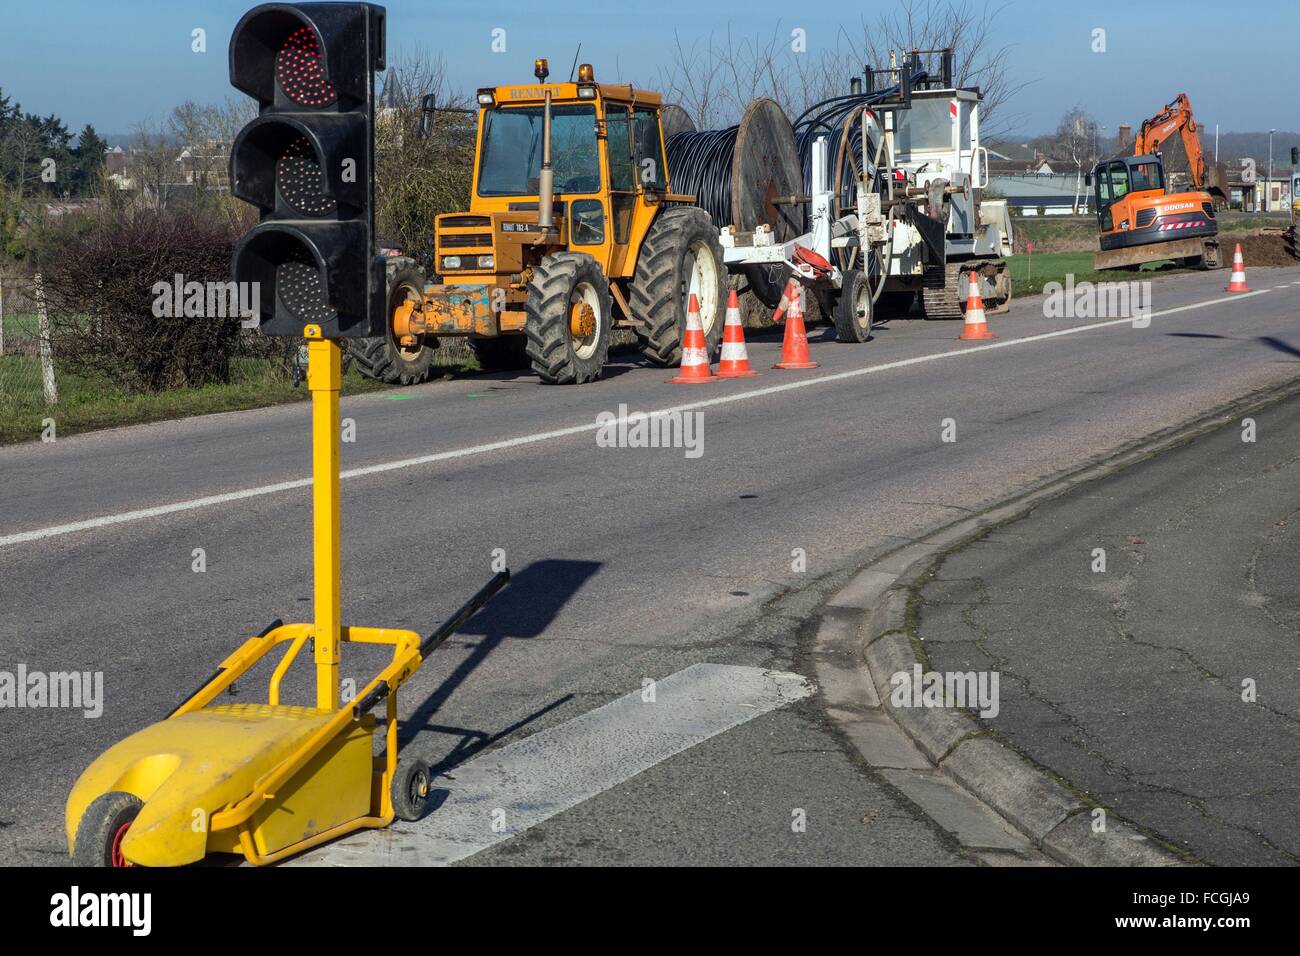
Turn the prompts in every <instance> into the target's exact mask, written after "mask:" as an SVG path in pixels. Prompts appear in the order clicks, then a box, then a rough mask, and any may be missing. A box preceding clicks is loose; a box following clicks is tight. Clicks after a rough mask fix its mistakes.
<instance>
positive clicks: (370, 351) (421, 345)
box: [351, 266, 438, 385]
mask: <svg viewBox="0 0 1300 956" xmlns="http://www.w3.org/2000/svg"><path fill="white" fill-rule="evenodd" d="M423 293H424V274H423V273H421V272H420V270H419V269H417V268H415V267H414V266H406V267H404V268H402V269H399V270H398V271H397V272H395V273H393V274H392V275H391V276H389V278H388V312H387V315H388V319H389V322H388V328H387V329H386V330H385V334H384V335H377V336H375V337H374V338H369V339H356V340H354V341H353V342H352V348H351V351H352V361H353V362H355V363H356V366H357V371H359V372H361V374H362V375H365V376H366V377H367V378H373V379H375V380H376V381H379V382H389V383H390V384H394V385H418V384H419V383H420V382H423V381H426V380H427V379H428V378H429V377H430V376H431V375H432V374H433V356H434V352H435V351H436V350H437V348H438V340H437V339H434V338H432V337H431V336H426V337H424V338H423V339H421V341H419V342H417V343H416V344H415V345H413V346H403V345H402V344H401V343H400V342H398V341H397V339H396V338H395V337H394V336H393V326H392V316H393V312H394V310H395V309H396V308H397V307H398V306H399V305H400V304H401V303H402V302H403V301H405V300H406V299H410V298H414V299H415V300H416V301H419V300H420V298H421V296H422V295H423Z"/></svg>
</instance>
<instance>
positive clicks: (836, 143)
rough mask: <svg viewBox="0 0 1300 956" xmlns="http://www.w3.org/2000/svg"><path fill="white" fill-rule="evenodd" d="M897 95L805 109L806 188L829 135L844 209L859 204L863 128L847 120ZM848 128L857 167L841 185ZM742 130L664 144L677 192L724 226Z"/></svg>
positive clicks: (801, 132)
mask: <svg viewBox="0 0 1300 956" xmlns="http://www.w3.org/2000/svg"><path fill="white" fill-rule="evenodd" d="M926 77H927V74H926V73H925V71H919V72H917V73H916V74H914V75H913V77H912V84H913V86H916V85H917V84H919V83H920V82H922V81H923V80H925V79H926ZM897 93H898V87H896V86H891V87H888V88H886V89H881V90H873V91H872V92H870V93H849V94H845V95H843V96H832V97H830V98H828V99H825V100H822V101H821V102H820V103H814V104H813V105H812V106H810V107H809V108H808V109H806V110H804V111H803V113H802V114H801V115H800V116H799V118H798V119H797V120H796V121H795V123H794V133H795V147H796V148H797V149H798V151H799V162H800V164H801V167H802V174H803V183H804V191H805V192H811V191H812V157H813V143H814V142H815V141H816V140H817V137H818V136H823V135H824V136H826V138H827V146H828V149H827V151H826V162H827V168H826V170H825V176H826V182H827V183H830V184H831V186H832V188H833V189H834V190H835V192H836V193H837V195H838V197H839V200H840V207H841V208H842V209H844V208H849V207H851V206H852V205H853V196H854V190H855V189H856V182H855V181H854V172H853V170H854V168H857V169H861V168H863V144H862V126H861V124H860V123H857V122H853V123H852V124H851V125H849V124H847V123H846V121H847V120H849V119H850V118H852V117H854V115H855V113H856V111H857V110H858V109H859V108H861V107H865V108H869V107H870V106H872V105H874V104H876V103H879V102H880V101H881V100H884V99H886V98H888V97H891V96H894V95H896V94H897ZM846 126H847V129H848V135H849V142H848V147H847V149H849V150H852V152H853V155H854V157H855V163H854V164H852V165H851V164H849V163H847V162H846V163H843V164H841V165H840V166H839V172H838V177H839V182H838V183H836V182H834V180H835V178H836V175H837V173H836V157H837V156H838V155H839V152H840V147H841V141H842V139H843V137H844V134H845V129H846ZM739 130H740V127H739V126H728V127H726V128H725V129H711V130H699V131H696V132H689V133H676V134H674V135H672V136H670V137H668V141H667V142H666V143H665V144H664V148H665V150H666V152H667V156H668V169H669V171H670V173H671V177H672V186H673V191H674V192H679V193H690V194H693V195H694V196H695V197H696V199H695V204H696V205H697V206H699V207H700V208H702V209H704V210H705V211H706V212H707V213H708V214H709V215H710V216H712V217H713V221H714V222H715V223H718V224H719V225H727V224H729V223H731V222H732V217H731V169H732V164H733V161H734V154H735V149H736V136H737V134H738V132H739ZM873 145H874V144H873ZM868 159H869V162H868V164H867V165H868V167H872V172H873V178H874V182H873V187H874V188H875V189H876V190H879V189H880V187H881V183H880V170H879V169H874V165H875V156H874V155H873V156H871V157H868ZM806 215H807V213H806V210H805V216H806Z"/></svg>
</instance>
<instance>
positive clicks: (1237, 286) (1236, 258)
mask: <svg viewBox="0 0 1300 956" xmlns="http://www.w3.org/2000/svg"><path fill="white" fill-rule="evenodd" d="M1223 291H1224V292H1249V291H1250V290H1249V289H1248V288H1246V260H1245V259H1243V258H1242V257H1241V243H1240V242H1239V243H1237V251H1236V252H1234V253H1233V254H1232V278H1231V279H1229V280H1228V287H1227V288H1226V289H1224V290H1223Z"/></svg>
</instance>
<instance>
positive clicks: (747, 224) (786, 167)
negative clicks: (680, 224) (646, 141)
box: [665, 99, 804, 308]
mask: <svg viewBox="0 0 1300 956" xmlns="http://www.w3.org/2000/svg"><path fill="white" fill-rule="evenodd" d="M675 109H680V108H675ZM679 119H680V118H679V117H677V116H676V114H675V113H674V114H673V118H672V122H673V123H674V125H676V124H677V123H678V121H679ZM686 119H687V121H688V122H689V117H686ZM677 128H678V129H679V130H680V131H679V132H676V133H673V134H668V130H667V127H666V128H665V134H666V135H667V142H666V143H665V149H666V151H667V156H668V173H669V178H670V180H671V183H672V188H673V191H674V192H678V193H689V194H691V195H694V196H695V197H696V199H695V205H697V206H699V207H700V208H702V209H704V210H705V211H706V212H707V213H708V214H709V215H710V216H711V217H712V218H713V222H714V224H715V225H717V226H718V227H719V228H722V227H725V226H734V227H735V229H736V231H737V232H752V231H753V230H755V229H757V228H758V227H759V226H761V225H764V224H766V225H768V226H771V228H772V231H773V234H774V235H775V237H776V239H777V241H778V242H785V241H787V240H789V239H793V238H795V237H796V236H798V235H799V234H800V233H802V232H803V231H804V229H803V218H804V214H803V212H802V210H801V208H800V206H799V205H798V204H791V203H789V202H780V201H778V200H781V199H786V198H789V197H793V196H797V195H799V194H801V193H802V192H803V190H804V187H803V172H802V170H801V169H800V165H799V152H798V149H797V148H796V146H795V137H794V127H793V126H791V124H790V120H789V118H788V117H787V116H786V115H785V111H784V110H782V109H781V107H780V106H779V105H777V103H776V102H775V101H774V100H770V99H757V100H754V101H753V102H752V103H750V104H749V107H748V108H747V109H746V110H745V114H744V116H743V117H741V120H740V123H739V124H737V125H736V126H729V127H727V128H726V129H720V130H698V131H697V130H691V129H681V128H680V126H677ZM784 272H785V268H784V266H776V267H763V266H746V267H745V273H746V276H747V278H748V280H749V285H750V288H751V289H752V290H753V292H754V294H755V295H756V296H758V298H759V299H760V301H762V302H763V303H764V304H765V305H766V306H768V307H769V308H774V307H775V306H776V304H777V302H778V301H779V300H780V298H781V287H782V285H784V283H785V276H784Z"/></svg>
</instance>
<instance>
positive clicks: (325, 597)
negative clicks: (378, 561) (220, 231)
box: [303, 325, 343, 711]
mask: <svg viewBox="0 0 1300 956" xmlns="http://www.w3.org/2000/svg"><path fill="white" fill-rule="evenodd" d="M303 335H304V337H305V338H306V339H307V388H308V389H309V390H310V391H311V473H312V475H311V476H312V516H313V517H312V524H313V535H312V552H313V562H312V565H313V571H312V573H313V575H314V576H315V591H314V594H315V603H316V632H315V646H316V707H317V708H318V709H319V710H327V711H335V710H338V707H339V659H340V656H341V647H340V645H341V641H342V630H341V626H340V614H341V598H340V594H341V591H342V577H341V572H340V567H339V443H340V438H339V389H340V388H341V387H342V383H343V372H342V365H343V362H342V353H343V350H342V349H341V348H340V347H339V343H338V342H337V341H336V340H334V339H327V338H325V337H324V336H323V335H322V333H321V328H320V326H319V325H309V326H307V327H306V329H304V330H303Z"/></svg>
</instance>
